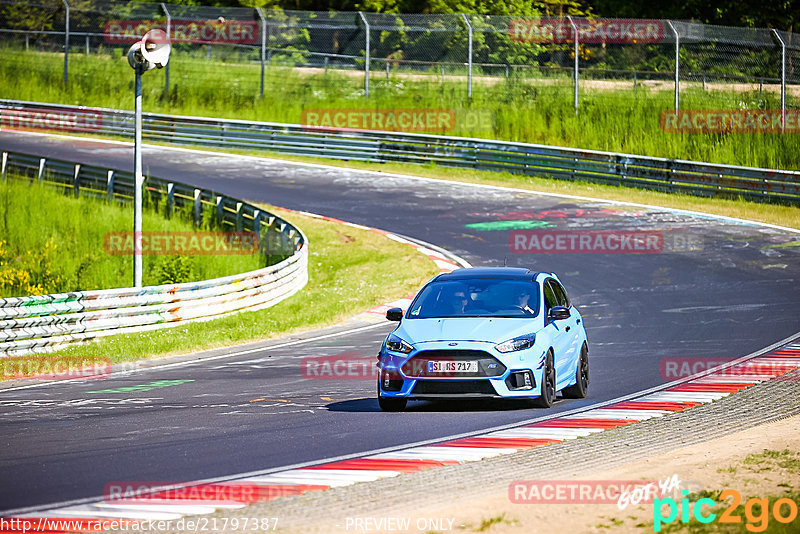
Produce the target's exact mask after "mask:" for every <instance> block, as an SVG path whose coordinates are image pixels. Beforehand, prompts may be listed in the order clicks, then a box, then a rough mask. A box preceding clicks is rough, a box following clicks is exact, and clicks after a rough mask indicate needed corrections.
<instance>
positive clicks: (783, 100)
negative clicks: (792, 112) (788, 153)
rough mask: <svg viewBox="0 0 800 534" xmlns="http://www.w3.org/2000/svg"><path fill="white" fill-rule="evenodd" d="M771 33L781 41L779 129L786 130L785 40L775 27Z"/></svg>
mask: <svg viewBox="0 0 800 534" xmlns="http://www.w3.org/2000/svg"><path fill="white" fill-rule="evenodd" d="M772 33H774V34H775V37H776V38H777V39H778V41H779V42H780V43H781V131H782V132H783V131H786V42H785V41H784V40H783V37H781V34H779V33H778V30H776V29H775V28H773V29H772Z"/></svg>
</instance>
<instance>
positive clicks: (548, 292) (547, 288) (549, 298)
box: [544, 280, 558, 312]
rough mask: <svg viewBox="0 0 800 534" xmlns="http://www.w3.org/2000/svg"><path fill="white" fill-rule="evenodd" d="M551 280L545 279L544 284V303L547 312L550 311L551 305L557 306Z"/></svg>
mask: <svg viewBox="0 0 800 534" xmlns="http://www.w3.org/2000/svg"><path fill="white" fill-rule="evenodd" d="M552 282H553V281H552V280H547V281H546V282H545V284H544V305H545V308H547V312H549V311H550V308H552V307H553V306H558V298H557V297H556V294H555V291H553V286H552Z"/></svg>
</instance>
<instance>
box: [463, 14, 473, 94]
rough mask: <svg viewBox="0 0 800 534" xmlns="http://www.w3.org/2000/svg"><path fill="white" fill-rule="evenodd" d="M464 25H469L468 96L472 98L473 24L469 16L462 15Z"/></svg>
mask: <svg viewBox="0 0 800 534" xmlns="http://www.w3.org/2000/svg"><path fill="white" fill-rule="evenodd" d="M461 16H462V17H463V19H464V24H466V25H467V31H468V32H469V33H468V35H467V96H468V97H469V98H472V24H470V23H469V19H468V18H467V16H466V15H465V14H464V13H462V14H461Z"/></svg>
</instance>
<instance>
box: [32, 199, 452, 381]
mask: <svg viewBox="0 0 800 534" xmlns="http://www.w3.org/2000/svg"><path fill="white" fill-rule="evenodd" d="M267 209H270V208H269V207H267ZM281 216H282V217H284V218H286V219H287V220H288V221H289V222H291V223H292V224H295V225H297V226H298V227H300V228H302V229H303V232H304V233H305V234H306V235H307V237H308V239H309V242H310V249H309V250H310V257H309V277H310V279H309V283H308V285H307V286H306V288H305V289H303V290H302V291H300V292H299V293H298V294H296V295H294V296H292V297H290V298H289V299H287V300H284V301H283V302H280V303H278V304H277V305H275V306H273V307H271V308H268V309H265V310H259V311H254V312H244V313H239V314H235V315H230V316H228V317H223V318H220V319H215V320H212V321H208V322H201V323H190V324H186V325H182V326H178V327H175V328H168V329H164V330H156V331H152V332H146V333H141V334H126V335H118V336H111V337H108V338H104V339H102V340H100V341H97V342H94V343H88V344H85V345H76V346H72V347H68V348H65V349H63V350H60V351H58V352H54V353H51V354H48V355H45V356H41V355H40V356H29V357H25V358H26V359H29V358H30V359H32V360H37V359H50V360H55V359H58V358H59V357H62V356H68V357H70V358H73V357H77V358H81V359H82V360H86V361H102V362H105V361H108V360H110V361H111V362H112V363H120V362H129V361H136V360H142V359H148V358H155V357H161V356H166V355H170V354H181V353H189V352H194V351H198V350H204V349H212V348H216V347H222V346H226V345H232V344H236V343H244V342H248V341H255V340H260V339H266V338H270V337H275V336H279V335H283V334H287V333H291V332H295V331H300V330H309V329H313V328H318V327H323V326H328V325H334V324H338V323H340V322H341V321H342V320H344V319H346V318H348V317H351V316H353V315H355V314H357V313H359V312H361V311H364V310H367V309H369V308H371V307H373V306H376V305H378V304H382V303H384V302H388V301H391V300H396V299H398V298H401V297H405V296H408V295H410V294H412V293H414V292H415V291H416V290H417V289H419V287H420V286H421V285H422V284H423V283H424V282H425V281H427V280H428V279H430V278H431V277H432V276H434V275H436V274H438V272H439V270H438V268H437V267H436V266H435V264H434V263H433V262H432V261H431V260H429V259H428V258H426V257H425V256H423V255H422V254H420V253H419V252H417V251H416V250H415V249H414V248H412V247H409V246H407V245H402V244H400V243H397V242H395V241H392V240H391V239H388V238H386V237H384V236H382V235H380V234H378V233H376V232H370V231H367V230H360V229H357V228H351V227H348V226H342V225H341V224H336V223H332V222H327V221H322V220H319V219H314V218H311V217H306V216H303V215H299V214H296V213H291V212H283V211H282V212H281ZM32 367H33V368H37V366H35V365H34V366H32Z"/></svg>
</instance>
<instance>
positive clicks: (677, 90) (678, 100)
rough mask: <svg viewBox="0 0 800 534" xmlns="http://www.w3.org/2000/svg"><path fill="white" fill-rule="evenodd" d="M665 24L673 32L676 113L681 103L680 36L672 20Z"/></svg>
mask: <svg viewBox="0 0 800 534" xmlns="http://www.w3.org/2000/svg"><path fill="white" fill-rule="evenodd" d="M667 24H669V27H670V29H671V30H672V33H673V34H675V113H677V112H678V110H679V109H680V104H681V96H680V90H681V79H680V76H681V37H680V35H678V30H676V29H675V26H673V25H672V21H670V20H668V21H667Z"/></svg>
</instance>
